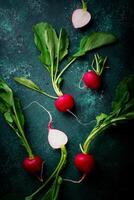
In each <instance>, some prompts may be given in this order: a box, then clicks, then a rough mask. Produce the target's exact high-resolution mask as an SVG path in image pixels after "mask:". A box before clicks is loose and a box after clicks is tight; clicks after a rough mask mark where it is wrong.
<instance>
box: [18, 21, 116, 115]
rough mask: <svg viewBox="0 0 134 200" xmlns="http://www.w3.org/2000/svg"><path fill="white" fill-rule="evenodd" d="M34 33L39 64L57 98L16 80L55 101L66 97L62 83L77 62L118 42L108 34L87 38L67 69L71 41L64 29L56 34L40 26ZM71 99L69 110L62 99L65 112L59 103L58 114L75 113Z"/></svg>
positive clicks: (98, 34) (19, 79)
mask: <svg viewBox="0 0 134 200" xmlns="http://www.w3.org/2000/svg"><path fill="white" fill-rule="evenodd" d="M33 32H34V42H35V45H36V47H37V49H38V50H39V51H40V56H39V60H40V62H41V63H42V64H43V66H44V68H45V69H47V71H48V73H49V76H50V78H51V82H52V86H53V89H54V91H55V93H56V96H53V95H51V94H49V93H48V92H46V91H44V90H43V89H41V88H40V87H39V86H38V85H37V84H35V83H34V82H33V81H32V80H29V79H27V78H24V77H16V78H14V79H15V80H16V81H17V82H18V83H20V84H22V85H24V86H26V87H28V88H30V89H32V90H34V91H37V92H39V93H41V94H43V95H46V96H48V97H50V98H52V99H55V100H59V98H58V97H65V96H64V94H63V92H62V91H61V83H62V81H63V78H62V75H63V74H64V72H65V71H66V70H67V69H68V68H69V66H70V65H71V64H72V63H73V62H74V61H75V60H76V59H78V58H79V57H82V56H84V55H85V54H86V53H87V52H89V51H91V50H93V49H96V48H99V47H102V46H105V45H108V44H112V43H114V42H115V41H116V37H115V36H114V35H113V34H111V33H107V32H96V33H91V34H89V35H86V36H84V37H83V38H82V39H81V41H80V45H79V48H78V50H77V51H76V52H75V53H74V54H73V55H72V56H70V58H69V59H68V61H67V63H66V64H65V66H64V67H63V68H60V67H59V66H60V64H61V62H62V61H63V59H65V57H66V56H67V54H68V47H69V38H68V35H67V33H66V31H65V29H63V28H61V29H60V32H59V34H57V33H56V31H55V29H54V28H53V27H52V26H51V25H50V24H48V23H44V22H41V23H38V24H36V25H34V26H33ZM65 95H67V94H65ZM68 98H69V102H71V103H70V104H68V106H67V104H66V103H67V102H66V98H62V108H61V107H59V106H56V105H57V102H56V103H55V106H56V108H57V109H58V110H59V111H61V112H65V111H67V109H72V107H73V106H74V100H71V99H72V98H73V97H72V96H71V95H70V96H68ZM70 100H71V101H70ZM60 102H61V99H60ZM58 105H59V104H58ZM63 107H64V109H63ZM63 110H64V111H63Z"/></svg>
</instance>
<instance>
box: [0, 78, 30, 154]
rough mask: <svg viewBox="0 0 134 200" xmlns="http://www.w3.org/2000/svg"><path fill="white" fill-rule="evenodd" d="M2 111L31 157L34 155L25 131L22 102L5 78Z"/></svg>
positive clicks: (0, 82)
mask: <svg viewBox="0 0 134 200" xmlns="http://www.w3.org/2000/svg"><path fill="white" fill-rule="evenodd" d="M0 112H1V113H2V114H3V116H4V118H5V120H6V122H7V124H8V125H9V126H10V127H11V128H12V129H13V130H14V132H15V133H16V135H17V136H18V137H19V139H20V141H21V143H22V144H23V146H24V148H25V149H26V151H27V153H28V155H29V157H33V153H32V149H31V147H30V145H29V143H28V141H27V139H26V137H25V133H24V123H25V119H24V115H23V113H22V110H21V106H20V102H19V100H18V99H17V98H15V97H14V94H13V91H12V89H11V88H10V87H9V86H8V85H7V83H6V82H5V81H3V80H0Z"/></svg>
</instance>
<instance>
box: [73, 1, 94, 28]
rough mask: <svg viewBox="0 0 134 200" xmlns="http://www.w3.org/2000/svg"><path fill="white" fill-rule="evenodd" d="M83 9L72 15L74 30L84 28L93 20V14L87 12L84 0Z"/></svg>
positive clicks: (75, 11)
mask: <svg viewBox="0 0 134 200" xmlns="http://www.w3.org/2000/svg"><path fill="white" fill-rule="evenodd" d="M82 5H83V8H81V9H76V10H74V11H73V14H72V23H73V26H74V28H82V27H84V26H85V25H87V24H88V23H89V22H90V20H91V14H90V13H89V12H88V11H87V4H86V3H85V2H84V1H83V0H82Z"/></svg>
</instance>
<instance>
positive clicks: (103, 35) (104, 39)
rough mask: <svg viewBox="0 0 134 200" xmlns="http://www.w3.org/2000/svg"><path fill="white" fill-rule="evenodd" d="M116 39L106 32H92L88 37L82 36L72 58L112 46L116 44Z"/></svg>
mask: <svg viewBox="0 0 134 200" xmlns="http://www.w3.org/2000/svg"><path fill="white" fill-rule="evenodd" d="M116 40H117V39H116V37H115V36H114V35H113V34H111V33H107V32H94V33H92V34H90V35H86V36H84V37H83V38H82V39H81V41H80V47H79V50H78V52H76V53H75V54H74V55H73V57H80V56H83V55H85V54H86V53H87V52H88V51H91V50H93V49H96V48H99V47H102V46H105V45H109V44H112V43H114V42H116Z"/></svg>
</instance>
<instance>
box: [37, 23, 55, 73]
mask: <svg viewBox="0 0 134 200" xmlns="http://www.w3.org/2000/svg"><path fill="white" fill-rule="evenodd" d="M33 32H34V42H35V44H36V46H37V48H38V50H39V51H40V52H41V55H40V57H39V58H40V61H41V62H42V63H43V64H44V65H45V66H47V69H48V70H49V71H50V67H51V66H52V65H54V62H55V57H56V52H57V43H58V38H57V35H56V32H55V30H54V29H53V27H52V26H51V25H50V24H48V23H43V22H41V23H38V24H36V25H35V26H33Z"/></svg>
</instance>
